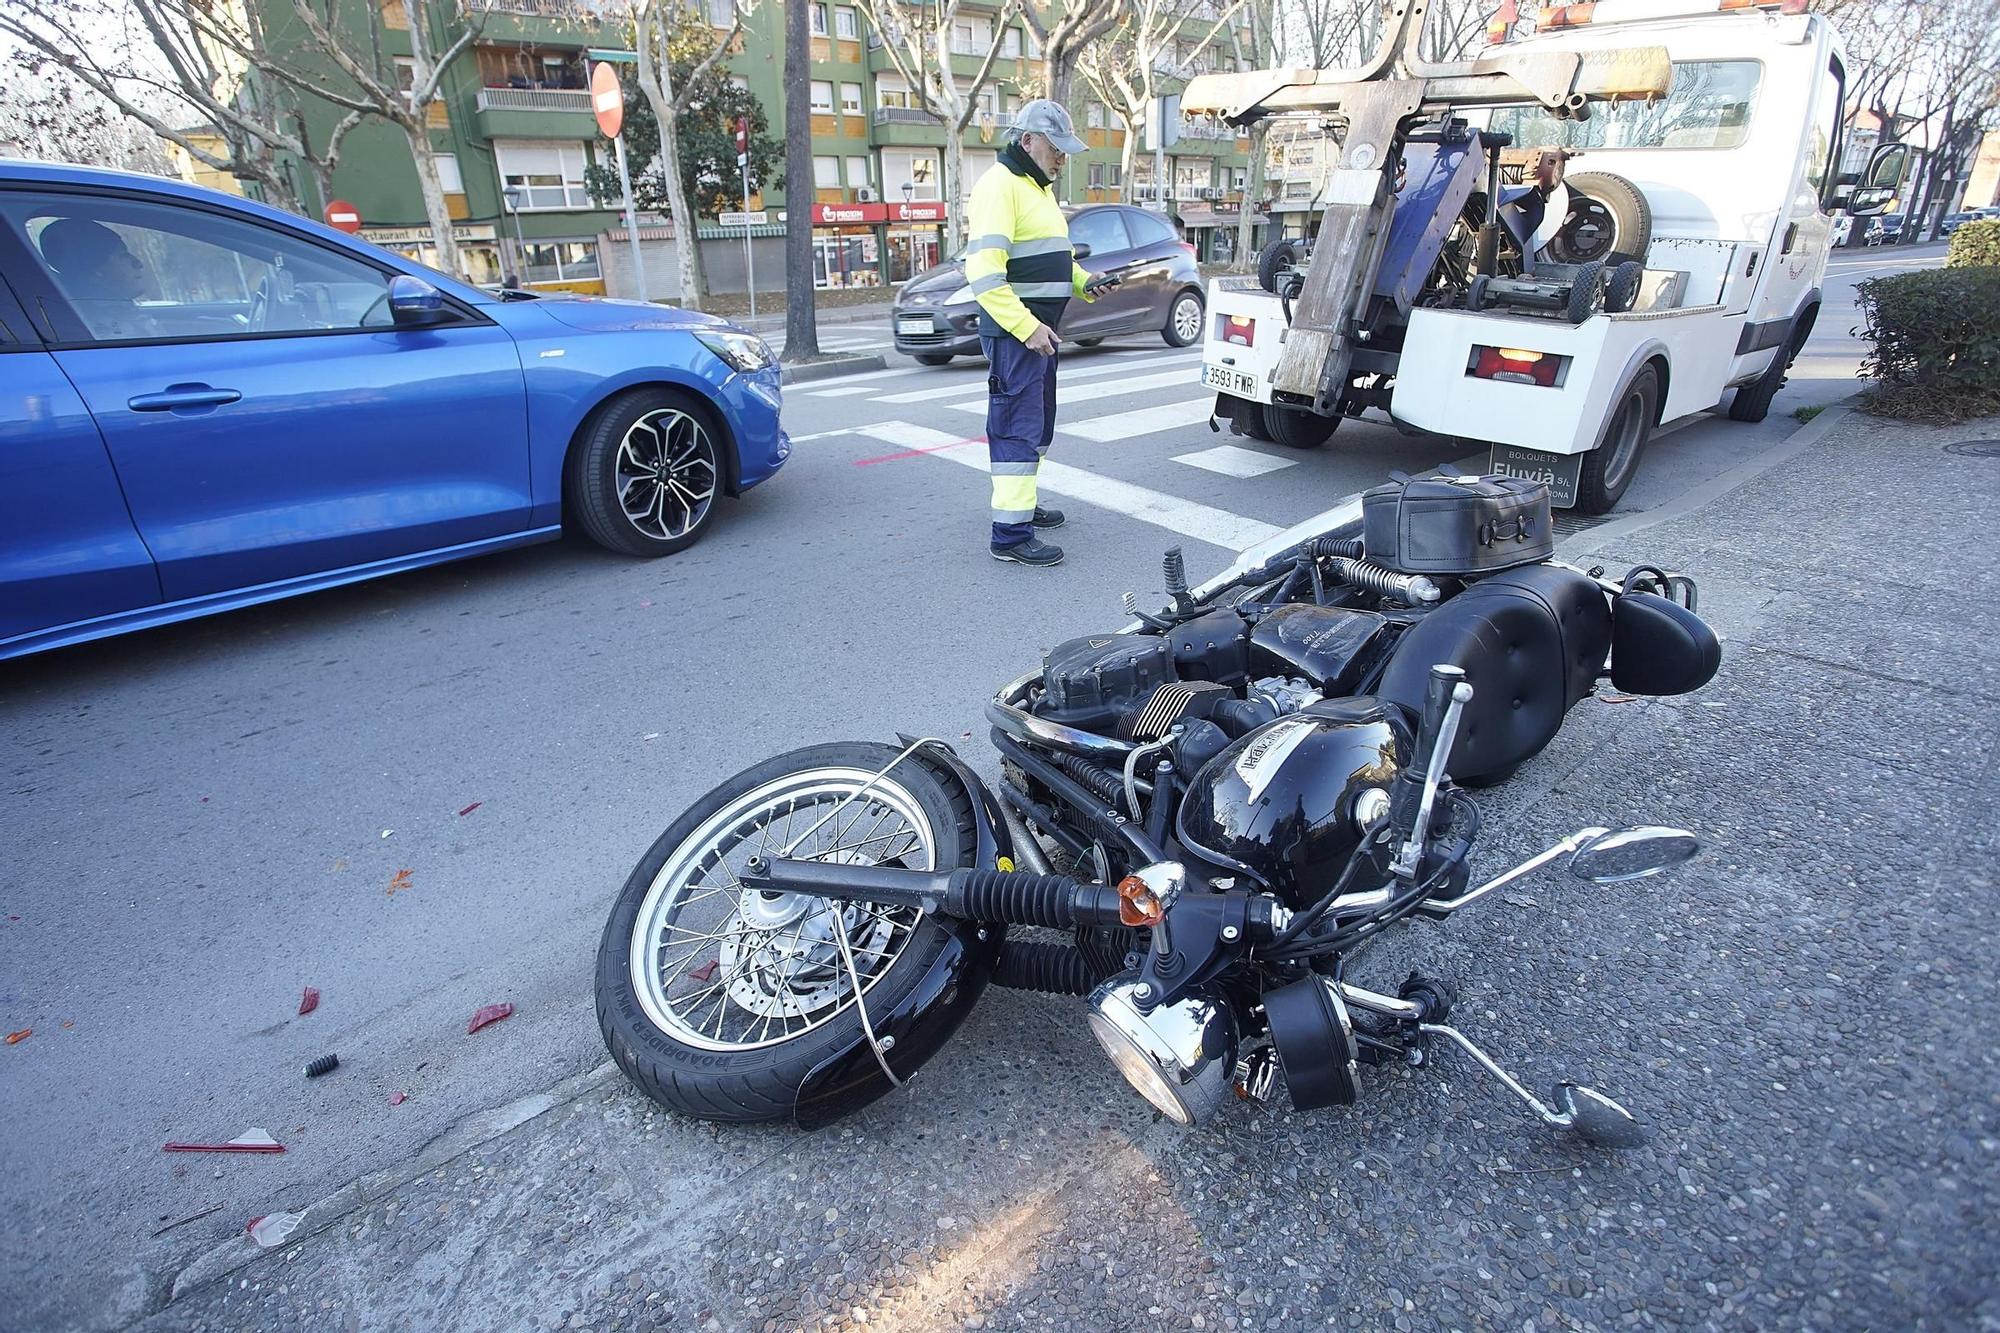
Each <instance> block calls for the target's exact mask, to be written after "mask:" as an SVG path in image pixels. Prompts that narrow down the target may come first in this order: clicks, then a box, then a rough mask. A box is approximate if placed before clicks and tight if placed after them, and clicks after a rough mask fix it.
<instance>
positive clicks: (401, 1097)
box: [389, 1092, 410, 1106]
mask: <svg viewBox="0 0 2000 1333" xmlns="http://www.w3.org/2000/svg"><path fill="white" fill-rule="evenodd" d="M408 1100H410V1095H409V1094H408V1093H407V1092H392V1093H390V1094H389V1105H391V1106H401V1105H402V1104H403V1103H404V1102H406V1101H408Z"/></svg>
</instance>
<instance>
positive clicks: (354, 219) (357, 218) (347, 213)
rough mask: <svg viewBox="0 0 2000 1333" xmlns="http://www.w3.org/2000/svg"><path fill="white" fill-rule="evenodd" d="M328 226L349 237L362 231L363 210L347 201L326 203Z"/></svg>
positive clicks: (328, 201) (329, 201) (333, 200)
mask: <svg viewBox="0 0 2000 1333" xmlns="http://www.w3.org/2000/svg"><path fill="white" fill-rule="evenodd" d="M326 225H327V226H329V227H332V228H334V229H335V230H337V231H344V232H346V233H347V234H348V235H349V236H352V235H354V234H355V233H356V232H358V231H360V230H361V210H360V209H358V208H356V207H355V206H354V205H353V204H350V203H348V202H347V201H346V200H345V199H329V200H327V201H326Z"/></svg>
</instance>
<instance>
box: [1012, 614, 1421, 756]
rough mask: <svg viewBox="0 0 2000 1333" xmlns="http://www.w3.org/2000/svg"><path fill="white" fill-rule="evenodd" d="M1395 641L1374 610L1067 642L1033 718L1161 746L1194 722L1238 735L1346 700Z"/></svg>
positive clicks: (1237, 619) (1212, 617)
mask: <svg viewBox="0 0 2000 1333" xmlns="http://www.w3.org/2000/svg"><path fill="white" fill-rule="evenodd" d="M1391 637H1392V636H1391V635H1390V634H1389V632H1388V627H1387V622H1386V621H1385V620H1384V618H1383V617H1382V616H1379V615H1376V614H1375V613H1373V612H1369V611H1356V610H1349V609H1345V608H1341V607H1327V606H1306V605H1296V604H1294V605H1285V606H1279V607H1271V608H1265V609H1259V610H1251V611H1244V610H1239V609H1237V608H1233V607H1232V608H1224V609H1221V610H1215V611H1210V612H1207V613H1205V614H1203V615H1200V616H1196V617H1193V618H1192V619H1189V620H1185V621H1182V622H1181V623H1179V624H1177V625H1175V626H1173V627H1172V628H1170V629H1167V630H1165V631H1163V632H1159V633H1136V634H1094V635H1089V636H1086V637H1084V638H1080V639H1070V640H1069V641H1067V642H1065V643H1060V644H1057V645H1056V647H1055V648H1054V649H1053V650H1052V651H1051V652H1050V653H1049V654H1048V656H1047V657H1046V658H1044V659H1043V662H1042V696H1041V698H1040V700H1039V701H1038V702H1037V703H1036V705H1035V712H1036V713H1037V714H1038V715H1040V716H1042V717H1045V718H1047V719H1049V720H1050V721H1051V722H1060V723H1063V724H1064V725H1066V726H1072V727H1080V728H1082V729H1084V730H1086V731H1091V732H1096V733H1098V734H1100V735H1116V736H1118V737H1120V738H1122V739H1125V740H1137V741H1150V740H1157V739H1159V738H1160V737H1163V736H1165V735H1167V734H1168V732H1169V731H1170V730H1171V729H1172V728H1173V727H1174V726H1175V724H1177V723H1182V722H1187V721H1192V720H1194V719H1202V720H1206V721H1208V722H1212V723H1213V724H1215V725H1216V726H1217V727H1219V728H1221V730H1222V731H1223V733H1224V734H1225V735H1228V736H1232V737H1233V736H1241V735H1243V734H1245V733H1246V732H1249V731H1251V730H1253V729H1254V728H1256V727H1260V726H1262V725H1264V724H1265V723H1267V722H1270V721H1272V720H1273V719H1275V718H1278V717H1282V716H1285V715H1288V714H1292V713H1297V712H1299V711H1300V710H1301V709H1304V708H1306V707H1308V706H1309V705H1311V704H1314V703H1317V702H1319V701H1320V700H1321V699H1322V698H1326V697H1329V696H1335V697H1337V696H1341V695H1347V694H1351V693H1353V692H1354V690H1355V689H1356V687H1357V685H1358V683H1359V682H1360V681H1361V680H1362V679H1363V678H1364V677H1365V676H1367V675H1368V674H1369V673H1370V672H1371V671H1372V670H1373V669H1374V667H1375V665H1376V664H1377V662H1378V660H1379V659H1380V658H1381V656H1382V655H1383V653H1384V652H1385V651H1386V649H1387V647H1388V645H1389V643H1390V641H1391Z"/></svg>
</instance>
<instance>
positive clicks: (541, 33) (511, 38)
mask: <svg viewBox="0 0 2000 1333" xmlns="http://www.w3.org/2000/svg"><path fill="white" fill-rule="evenodd" d="M458 8H459V12H460V13H461V14H463V15H464V16H465V17H466V18H467V19H469V20H473V21H478V22H483V24H484V26H483V27H482V28H481V29H480V31H479V40H480V42H481V43H482V44H483V43H489V42H528V43H534V44H536V45H549V46H567V47H569V48H571V49H572V50H575V49H580V48H582V47H586V46H608V47H624V46H627V45H629V44H630V39H629V36H628V35H627V33H626V31H625V25H624V20H623V19H622V18H620V14H621V12H622V11H621V9H620V7H619V6H618V5H617V4H615V3H613V0H458Z"/></svg>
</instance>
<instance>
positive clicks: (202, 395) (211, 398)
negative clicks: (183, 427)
mask: <svg viewBox="0 0 2000 1333" xmlns="http://www.w3.org/2000/svg"><path fill="white" fill-rule="evenodd" d="M242 397H243V395H242V394H241V393H238V392H237V391H236V390H235V389H212V388H210V387H209V386H208V385H206V384H176V385H173V386H171V387H169V388H167V389H164V390H162V391H161V392H159V393H142V394H140V395H139V396H138V397H136V398H128V399H126V400H125V406H127V407H129V408H131V409H132V410H133V411H134V412H173V411H177V410H179V409H182V408H189V407H222V406H224V405H225V404H228V403H233V402H236V401H238V400H239V399H241V398H242Z"/></svg>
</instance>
